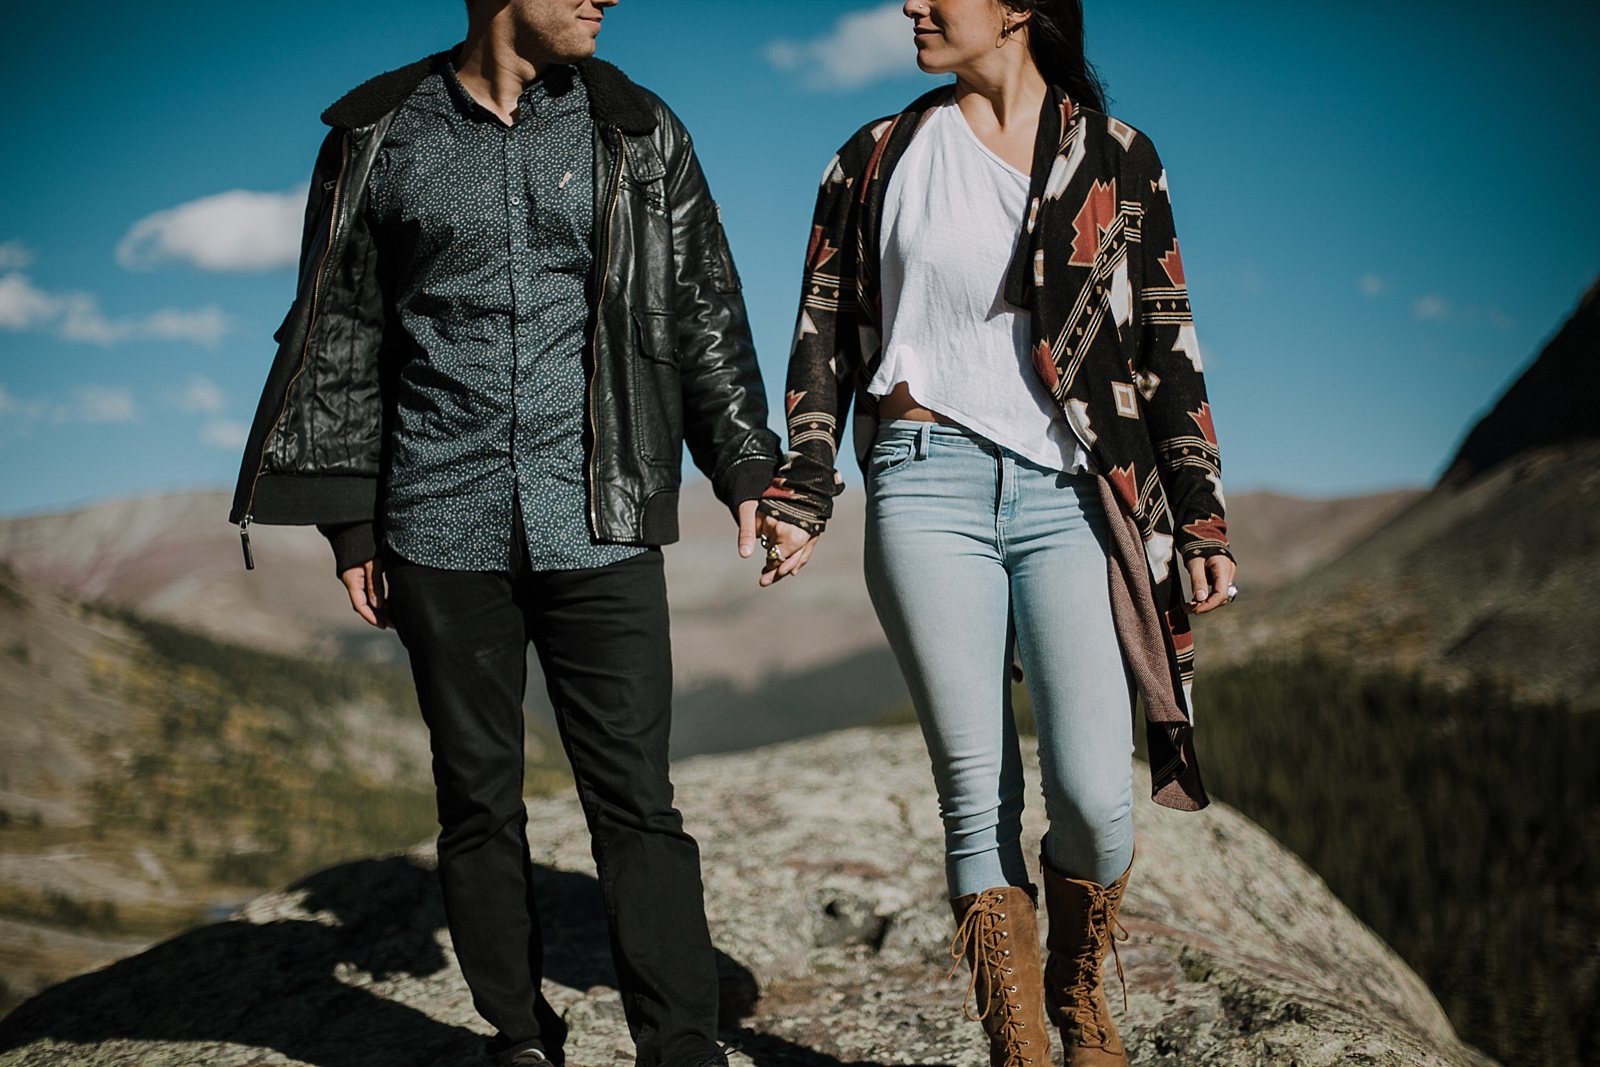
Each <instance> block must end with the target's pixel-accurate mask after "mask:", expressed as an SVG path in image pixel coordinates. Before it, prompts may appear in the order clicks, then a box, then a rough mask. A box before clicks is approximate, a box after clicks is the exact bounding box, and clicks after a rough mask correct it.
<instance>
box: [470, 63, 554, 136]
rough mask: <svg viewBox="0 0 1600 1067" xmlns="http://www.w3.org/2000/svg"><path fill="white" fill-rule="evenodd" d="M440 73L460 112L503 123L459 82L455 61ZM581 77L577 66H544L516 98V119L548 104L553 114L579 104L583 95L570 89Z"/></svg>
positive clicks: (498, 124) (498, 123)
mask: <svg viewBox="0 0 1600 1067" xmlns="http://www.w3.org/2000/svg"><path fill="white" fill-rule="evenodd" d="M441 74H442V76H443V80H444V84H445V88H446V89H448V90H449V93H450V98H451V99H452V100H453V101H454V102H455V105H456V107H457V108H459V109H460V110H461V112H462V113H463V114H465V115H468V116H469V117H471V118H475V119H478V120H480V121H483V122H492V123H494V124H495V125H496V126H503V125H505V123H503V122H502V121H501V120H500V116H499V115H496V114H495V113H494V112H492V111H490V110H489V109H488V108H486V107H484V106H483V105H482V104H480V103H478V101H477V100H475V99H473V96H472V94H471V93H469V92H467V87H466V86H465V85H462V84H461V79H460V77H458V76H457V74H456V65H455V61H454V60H446V61H445V64H444V69H443V71H442V72H441ZM580 80H581V79H580V77H579V75H578V68H576V67H571V66H564V65H558V66H552V67H547V68H546V69H545V70H544V72H543V73H542V74H540V75H539V77H537V78H535V79H534V80H533V81H532V82H531V83H529V85H528V87H527V88H526V89H524V90H523V91H522V95H521V96H519V97H518V98H517V119H518V121H519V122H520V121H521V120H522V119H524V118H525V117H527V116H528V115H529V114H530V113H534V112H537V111H539V110H543V109H545V108H546V105H547V103H552V102H553V103H554V105H555V106H554V107H553V108H549V110H550V111H552V112H553V113H561V112H564V111H567V110H569V109H570V108H572V107H573V106H582V97H581V96H580V97H575V96H573V95H572V92H571V90H572V89H573V88H574V87H575V86H577V85H578V84H579V83H580Z"/></svg>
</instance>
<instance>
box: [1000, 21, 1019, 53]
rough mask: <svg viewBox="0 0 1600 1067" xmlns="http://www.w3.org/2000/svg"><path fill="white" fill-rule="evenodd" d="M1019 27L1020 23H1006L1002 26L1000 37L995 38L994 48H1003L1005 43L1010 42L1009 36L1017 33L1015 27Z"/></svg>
mask: <svg viewBox="0 0 1600 1067" xmlns="http://www.w3.org/2000/svg"><path fill="white" fill-rule="evenodd" d="M1020 25H1022V23H1020V22H1008V23H1006V24H1005V25H1004V26H1001V27H1000V36H999V37H997V38H995V42H994V46H995V47H996V48H1004V47H1005V46H1006V42H1007V41H1009V40H1011V35H1012V34H1013V33H1016V32H1017V27H1018V26H1020Z"/></svg>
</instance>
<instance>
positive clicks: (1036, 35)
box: [1001, 0, 1106, 111]
mask: <svg viewBox="0 0 1600 1067" xmlns="http://www.w3.org/2000/svg"><path fill="white" fill-rule="evenodd" d="M1001 3H1003V4H1005V6H1006V7H1009V8H1010V9H1011V10H1013V11H1016V12H1019V13H1020V12H1024V11H1027V12H1032V16H1033V17H1032V18H1030V19H1028V23H1027V26H1028V51H1030V52H1032V53H1033V62H1034V65H1035V66H1037V67H1038V68H1039V73H1040V74H1043V75H1044V80H1045V81H1047V82H1049V83H1050V84H1051V85H1059V86H1060V87H1061V88H1063V89H1065V90H1066V92H1067V95H1068V96H1069V97H1071V98H1072V99H1073V100H1075V101H1077V102H1078V103H1080V104H1082V105H1083V106H1084V107H1087V108H1091V109H1093V110H1095V111H1104V110H1105V109H1106V87H1105V83H1103V82H1102V81H1101V80H1100V72H1099V71H1097V70H1095V69H1094V64H1093V63H1090V62H1089V57H1088V56H1086V55H1084V53H1083V4H1082V2H1081V0H1001Z"/></svg>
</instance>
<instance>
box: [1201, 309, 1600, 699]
mask: <svg viewBox="0 0 1600 1067" xmlns="http://www.w3.org/2000/svg"><path fill="white" fill-rule="evenodd" d="M1597 395H1600V283H1597V284H1596V285H1595V286H1593V287H1591V288H1590V289H1589V290H1588V292H1587V293H1585V294H1584V296H1583V298H1582V300H1581V301H1580V302H1579V304H1578V307H1577V309H1576V310H1575V311H1574V312H1573V314H1572V316H1571V318H1570V319H1568V321H1567V322H1566V323H1565V324H1564V325H1563V326H1562V328H1561V329H1560V330H1559V331H1558V332H1557V333H1556V335H1555V337H1554V338H1553V339H1552V340H1551V341H1550V342H1549V343H1548V344H1547V345H1546V346H1545V348H1544V349H1543V351H1542V352H1541V353H1540V354H1539V356H1538V358H1537V359H1535V360H1534V361H1533V363H1532V364H1531V365H1530V366H1529V367H1528V369H1527V371H1525V372H1524V373H1523V374H1522V375H1521V377H1519V378H1518V380H1517V381H1516V383H1515V384H1513V385H1512V386H1511V387H1510V388H1509V389H1508V390H1507V391H1506V393H1505V395H1504V396H1503V397H1501V399H1500V400H1499V402H1498V403H1497V404H1496V405H1495V406H1494V408H1493V409H1492V410H1491V411H1490V412H1489V414H1488V415H1486V416H1484V418H1483V419H1482V420H1481V421H1480V422H1478V424H1477V425H1476V426H1475V427H1474V428H1473V430H1472V432H1471V433H1469V434H1468V435H1467V437H1466V440H1465V442H1464V443H1463V445H1462V447H1461V449H1460V451H1459V453H1458V454H1457V455H1456V457H1455V458H1454V460H1453V461H1452V462H1451V464H1450V466H1449V468H1448V469H1447V471H1446V473H1445V475H1444V476H1443V477H1442V478H1441V479H1440V481H1439V484H1438V485H1436V486H1435V487H1434V488H1433V489H1432V490H1430V491H1429V492H1428V493H1427V494H1426V495H1424V496H1422V497H1421V498H1419V499H1417V500H1416V501H1415V502H1414V503H1412V504H1410V505H1409V506H1408V507H1406V508H1404V509H1403V510H1401V511H1399V512H1398V513H1397V514H1395V515H1394V516H1393V517H1392V518H1390V519H1389V520H1388V521H1387V522H1385V523H1383V524H1381V525H1380V526H1378V527H1377V528H1376V529H1374V530H1373V531H1372V532H1371V533H1370V534H1369V535H1368V536H1366V537H1364V538H1361V539H1359V540H1357V541H1356V542H1355V543H1354V544H1353V545H1351V547H1349V548H1348V549H1347V550H1346V551H1345V552H1344V553H1342V554H1341V555H1339V556H1337V557H1336V558H1334V559H1332V560H1330V561H1329V562H1327V563H1326V564H1325V565H1323V566H1321V567H1319V568H1317V569H1315V570H1313V571H1310V572H1309V573H1307V574H1306V575H1304V576H1303V577H1300V578H1298V579H1296V580H1294V581H1292V582H1287V583H1285V584H1284V585H1282V586H1279V587H1277V588H1275V589H1272V590H1270V591H1268V592H1266V593H1265V594H1263V595H1261V596H1259V597H1253V598H1245V599H1242V600H1241V601H1240V602H1239V604H1237V605H1236V606H1235V607H1234V608H1233V609H1231V610H1230V611H1228V612H1223V613H1219V614H1218V616H1217V618H1216V623H1215V625H1213V626H1210V627H1202V628H1201V629H1200V633H1199V636H1198V641H1199V642H1200V645H1201V649H1202V654H1204V655H1207V656H1212V655H1220V656H1221V657H1222V658H1223V659H1224V660H1240V659H1244V658H1247V657H1250V656H1254V655H1259V654H1263V653H1268V654H1271V653H1275V652H1285V651H1287V652H1290V653H1294V654H1298V652H1300V651H1302V650H1311V651H1317V652H1323V653H1327V654H1331V655H1336V656H1340V657H1351V658H1353V659H1354V660H1355V661H1356V662H1358V663H1361V664H1363V665H1366V666H1370V667H1400V668H1403V669H1418V670H1421V671H1423V672H1424V673H1425V674H1428V675H1430V676H1432V677H1435V678H1437V679H1439V680H1442V681H1445V682H1448V683H1465V682H1468V681H1470V680H1472V679H1474V678H1485V677H1487V678H1491V679H1494V680H1497V681H1500V682H1504V683H1507V684H1510V685H1511V686H1513V687H1514V688H1515V689H1516V691H1517V692H1518V693H1519V694H1520V695H1522V696H1524V697H1526V698H1529V699H1534V700H1561V701H1568V702H1570V703H1572V704H1573V705H1574V706H1575V707H1579V708H1600V612H1597V611H1596V609H1595V605H1596V604H1597V603H1600V407H1597V403H1596V396H1597Z"/></svg>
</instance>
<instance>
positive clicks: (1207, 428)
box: [761, 88, 1228, 809]
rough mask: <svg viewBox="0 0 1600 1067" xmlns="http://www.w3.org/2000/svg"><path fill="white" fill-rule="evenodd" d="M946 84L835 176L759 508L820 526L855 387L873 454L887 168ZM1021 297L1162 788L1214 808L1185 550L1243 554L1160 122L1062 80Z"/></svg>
mask: <svg viewBox="0 0 1600 1067" xmlns="http://www.w3.org/2000/svg"><path fill="white" fill-rule="evenodd" d="M950 92H951V90H950V89H949V88H943V89H938V90H935V91H934V92H931V93H928V94H927V95H925V96H923V97H921V98H920V99H918V100H917V101H916V102H914V103H913V104H912V105H911V106H910V107H909V108H907V109H906V110H905V111H903V112H901V113H900V114H899V115H896V116H894V117H892V118H886V119H883V120H880V121H878V122H874V123H872V124H870V125H868V126H865V127H863V128H862V129H861V130H860V131H858V132H857V133H856V135H855V136H854V137H852V138H851V139H850V141H849V142H848V143H847V144H846V145H845V146H844V147H843V148H841V149H840V150H839V153H838V155H837V156H835V157H834V159H833V161H832V162H831V163H830V164H829V165H828V169H827V172H826V173H825V174H824V175H823V178H822V189H821V191H820V192H819V193H818V195H817V209H816V214H815V216H814V217H813V220H812V222H813V225H812V227H811V240H810V246H809V247H808V248H807V250H806V266H805V278H804V284H803V291H802V297H801V303H800V319H799V323H798V325H797V326H796V329H795V337H794V348H793V352H792V354H791V356H790V360H789V379H788V390H787V397H786V401H787V405H786V406H787V408H788V420H789V449H790V451H789V453H788V454H787V455H786V457H785V462H784V464H783V466H782V467H781V468H780V470H779V471H778V474H777V476H776V477H775V478H774V479H773V483H772V487H771V488H770V489H769V490H768V491H767V493H766V495H765V497H764V498H763V501H762V505H761V506H762V508H763V510H764V511H766V512H767V513H768V514H770V515H772V516H774V517H776V518H779V519H782V520H785V521H787V522H791V523H794V524H796V525H799V526H802V527H804V528H806V529H807V530H810V531H811V532H814V533H815V532H820V531H821V529H822V527H823V524H824V523H825V522H826V520H827V519H828V517H829V516H830V515H831V514H832V509H833V497H834V495H835V494H837V493H838V492H839V491H840V490H841V489H842V487H843V481H842V479H841V478H840V477H839V475H838V473H837V471H836V470H835V459H836V456H837V454H838V449H839V444H840V440H841V438H842V436H843V428H844V424H845V419H846V416H847V415H848V414H849V410H850V403H851V400H852V398H853V399H854V400H855V405H856V414H855V434H854V437H855V448H856V453H857V458H858V460H862V461H863V462H864V457H865V454H866V451H867V450H868V449H869V448H870V447H871V444H872V440H873V436H874V434H875V432H876V428H877V400H876V398H874V397H872V396H871V395H870V394H868V393H867V391H866V386H867V383H868V382H870V381H871V380H872V377H873V375H874V373H876V371H877V368H878V364H879V362H880V360H881V359H882V352H881V345H880V337H881V300H880V294H879V281H878V278H879V275H878V247H879V241H878V227H879V222H880V220H881V218H882V216H883V200H884V193H885V190H886V188H887V186H888V184H889V176H890V174H891V173H892V172H893V170H894V167H895V164H896V163H898V162H899V160H900V157H901V156H902V155H903V154H904V153H905V150H906V147H907V145H909V144H910V142H911V139H912V137H913V136H914V135H915V133H916V131H917V130H918V129H919V128H920V126H921V124H922V122H923V121H924V120H925V119H926V118H927V116H928V115H929V114H930V113H931V110H932V108H934V107H936V106H938V105H940V104H942V103H944V102H945V101H947V100H948V99H949V94H950ZM1005 296H1006V300H1007V301H1008V302H1010V303H1011V304H1013V305H1015V306H1018V307H1023V308H1027V309H1028V310H1029V311H1030V312H1031V320H1032V331H1033V332H1032V346H1033V366H1034V369H1035V370H1036V371H1037V372H1038V374H1039V376H1040V377H1041V378H1042V379H1043V380H1044V382H1045V384H1046V385H1047V386H1049V388H1050V391H1051V393H1052V394H1053V395H1054V396H1055V398H1056V400H1057V401H1058V402H1059V403H1060V405H1061V408H1062V411H1063V412H1064V414H1065V416H1066V419H1067V422H1068V424H1069V425H1070V426H1071V427H1072V430H1073V432H1074V433H1075V434H1076V435H1077V437H1078V439H1079V440H1080V441H1081V442H1082V443H1083V444H1084V446H1085V447H1086V449H1087V450H1088V451H1089V453H1090V454H1091V455H1092V456H1093V457H1094V463H1095V466H1096V469H1097V470H1098V471H1099V472H1100V473H1099V478H1098V481H1099V483H1100V491H1101V496H1102V497H1103V499H1104V501H1105V504H1106V513H1107V515H1108V516H1109V517H1110V518H1111V527H1112V549H1113V551H1112V553H1111V556H1110V559H1109V562H1108V567H1109V578H1110V584H1111V598H1112V608H1113V613H1114V615H1115V617H1116V621H1117V631H1118V637H1119V639H1120V641H1121V643H1122V646H1123V650H1124V652H1125V653H1126V654H1127V657H1128V662H1129V664H1130V667H1131V668H1132V671H1133V674H1134V677H1135V680H1136V681H1137V683H1138V686H1139V689H1140V692H1141V694H1142V695H1143V697H1144V704H1145V713H1146V731H1147V740H1148V742H1149V754H1150V766H1151V772H1152V778H1153V790H1154V794H1155V799H1156V802H1157V803H1160V804H1164V805H1166V806H1168V807H1174V808H1183V809H1196V808H1201V807H1204V806H1205V805H1206V804H1207V803H1208V801H1207V798H1206V794H1205V788H1204V786H1202V784H1201V781H1200V772H1199V767H1198V765H1197V763H1196V761H1195V752H1194V745H1193V718H1192V712H1191V705H1190V698H1189V682H1190V678H1191V676H1192V673H1193V659H1194V641H1193V639H1192V636H1191V634H1190V631H1189V623H1188V617H1187V616H1186V615H1185V613H1184V611H1183V606H1182V605H1183V590H1182V586H1181V583H1180V581H1179V579H1178V574H1177V566H1178V563H1177V560H1178V559H1183V560H1188V559H1193V558H1196V557H1205V556H1211V555H1216V554H1227V553H1228V542H1227V523H1226V522H1225V521H1224V518H1223V515H1224V510H1223V497H1222V481H1221V458H1220V455H1219V453H1218V450H1217V438H1216V433H1215V432H1214V431H1213V429H1212V425H1211V406H1210V404H1208V403H1207V402H1206V391H1205V382H1204V379H1203V378H1202V376H1201V366H1200V348H1199V346H1198V344H1197V343H1196V341H1195V332H1194V325H1193V322H1192V320H1191V318H1190V315H1189V296H1188V291H1187V289H1185V287H1184V280H1183V260H1182V259H1181V258H1180V257H1179V255H1178V241H1177V237H1176V234H1175V232H1174V229H1173V224H1172V207H1171V203H1170V201H1169V199H1168V195H1167V173H1166V171H1165V170H1164V169H1163V168H1162V166H1161V161H1160V159H1159V158H1158V157H1157V155H1156V151H1155V146H1153V145H1152V144H1151V143H1150V140H1149V139H1148V138H1147V137H1145V136H1144V135H1142V134H1141V133H1139V131H1137V130H1135V129H1134V128H1133V127H1131V126H1129V125H1127V124H1126V123H1123V122H1120V121H1118V120H1117V119H1114V118H1111V117H1109V116H1107V115H1103V114H1101V113H1099V112H1097V111H1091V110H1089V109H1088V108H1086V107H1082V106H1080V105H1077V104H1075V103H1073V102H1072V101H1071V100H1069V99H1067V97H1066V95H1065V94H1064V93H1062V92H1061V90H1060V89H1057V88H1052V89H1051V91H1050V94H1049V96H1048V97H1047V98H1046V100H1045V106H1044V110H1043V112H1042V114H1041V117H1040V121H1039V134H1038V140H1037V142H1036V144H1035V148H1034V161H1033V181H1032V187H1031V190H1030V192H1029V210H1028V221H1027V228H1026V232H1025V233H1023V234H1021V235H1020V237H1019V240H1018V243H1017V250H1016V254H1015V256H1014V258H1013V260H1012V263H1011V268H1010V272H1009V275H1008V278H1007V282H1006V292H1005Z"/></svg>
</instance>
